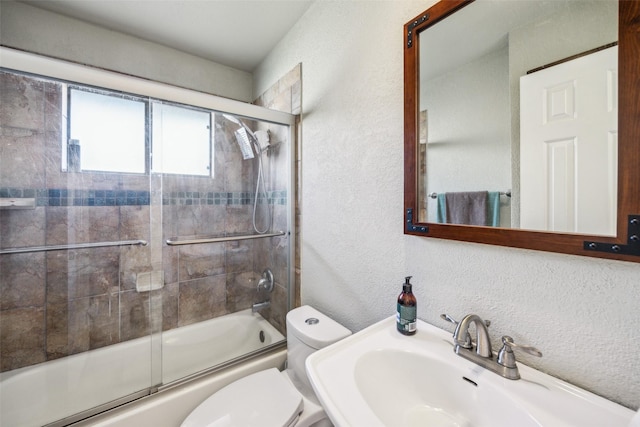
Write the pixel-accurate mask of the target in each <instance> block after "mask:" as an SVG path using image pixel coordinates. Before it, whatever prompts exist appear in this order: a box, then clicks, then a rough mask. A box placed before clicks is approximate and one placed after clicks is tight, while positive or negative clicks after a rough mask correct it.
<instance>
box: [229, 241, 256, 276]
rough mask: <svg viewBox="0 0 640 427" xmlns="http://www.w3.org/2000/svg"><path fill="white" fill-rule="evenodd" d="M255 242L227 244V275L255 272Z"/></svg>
mask: <svg viewBox="0 0 640 427" xmlns="http://www.w3.org/2000/svg"><path fill="white" fill-rule="evenodd" d="M255 245H256V241H255V240H239V241H235V242H227V243H225V254H226V264H225V270H226V272H227V273H239V272H243V271H253V264H254V261H253V257H254V255H253V254H254V249H253V248H254V247H255Z"/></svg>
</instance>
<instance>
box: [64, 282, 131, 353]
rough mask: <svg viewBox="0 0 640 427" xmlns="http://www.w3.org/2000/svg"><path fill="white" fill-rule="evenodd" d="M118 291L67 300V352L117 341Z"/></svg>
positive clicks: (76, 351)
mask: <svg viewBox="0 0 640 427" xmlns="http://www.w3.org/2000/svg"><path fill="white" fill-rule="evenodd" d="M119 311H120V310H119V298H118V294H117V293H116V294H107V295H99V296H95V297H89V298H80V299H75V300H71V301H69V309H68V331H69V334H68V337H69V354H75V353H80V352H83V351H87V350H93V349H96V348H100V347H104V346H107V345H111V344H115V343H117V342H119V330H118V329H119V328H118V326H119Z"/></svg>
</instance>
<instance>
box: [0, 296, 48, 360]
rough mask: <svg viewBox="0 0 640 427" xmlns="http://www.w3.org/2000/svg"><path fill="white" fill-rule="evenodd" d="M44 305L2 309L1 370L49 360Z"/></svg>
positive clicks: (0, 319)
mask: <svg viewBox="0 0 640 427" xmlns="http://www.w3.org/2000/svg"><path fill="white" fill-rule="evenodd" d="M44 334H45V326H44V307H30V308H19V309H16V310H3V311H0V371H2V372H4V371H9V370H12V369H17V368H22V367H24V366H29V365H34V364H36V363H41V362H44V361H45V360H46V355H45V352H44V341H45V335H44Z"/></svg>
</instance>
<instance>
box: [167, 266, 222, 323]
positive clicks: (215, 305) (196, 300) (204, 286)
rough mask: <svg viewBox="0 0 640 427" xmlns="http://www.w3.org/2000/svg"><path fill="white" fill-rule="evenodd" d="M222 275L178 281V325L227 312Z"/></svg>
mask: <svg viewBox="0 0 640 427" xmlns="http://www.w3.org/2000/svg"><path fill="white" fill-rule="evenodd" d="M225 282H226V278H225V276H224V275H220V276H215V277H206V278H203V279H195V280H191V281H188V282H181V283H180V294H179V302H178V326H185V325H189V324H191V323H195V322H201V321H203V320H208V319H212V318H214V317H218V316H221V315H224V314H227V311H226V308H225V299H226V298H225V296H226V295H225V294H226V292H225V288H226V286H225V285H226V283H225Z"/></svg>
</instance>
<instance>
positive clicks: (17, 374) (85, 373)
mask: <svg viewBox="0 0 640 427" xmlns="http://www.w3.org/2000/svg"><path fill="white" fill-rule="evenodd" d="M261 332H262V334H261ZM261 335H262V338H263V340H261ZM283 339H284V336H283V335H282V334H280V333H279V332H278V331H277V330H276V329H275V328H274V327H273V326H271V325H270V324H269V323H268V322H267V321H266V320H264V319H263V318H262V317H261V316H260V315H259V314H252V313H251V310H250V309H249V310H244V311H241V312H238V313H234V314H229V315H226V316H222V317H218V318H216V319H211V320H208V321H205V322H200V323H196V324H193V325H189V326H184V327H182V328H177V329H173V330H170V331H167V332H164V333H162V335H161V338H160V334H158V335H157V336H153V337H145V338H138V339H135V340H131V341H126V342H123V343H120V344H116V345H112V346H108V347H104V348H101V349H96V350H91V351H88V352H85V353H80V354H76V355H73V356H69V357H65V358H62V359H57V360H53V361H50V362H45V363H41V364H38V365H34V366H29V367H25V368H21V369H16V370H13V371H8V372H4V373H2V374H0V426H2V427H14V426H15V427H17V426H20V427H29V426H42V425H44V424H47V423H51V422H54V421H57V420H60V419H63V418H66V417H69V416H72V415H74V414H76V413H78V412H81V411H85V410H88V409H91V408H93V407H96V406H99V405H102V404H104V403H107V402H110V401H113V400H116V399H119V398H121V397H123V396H127V395H131V394H133V393H136V392H142V394H144V393H145V392H146V391H147V390H148V389H149V388H150V387H151V386H154V385H157V384H158V383H160V382H162V383H163V384H167V383H170V382H172V381H174V380H177V379H179V378H183V377H185V376H187V375H190V374H193V373H196V372H198V371H201V370H204V369H207V368H209V367H211V366H215V365H218V364H221V363H224V362H226V361H228V360H231V359H234V358H236V357H239V356H242V355H244V354H247V353H250V352H252V351H256V350H259V349H260V348H263V347H265V346H267V345H270V344H273V343H276V342H278V341H281V340H283ZM160 345H161V346H162V352H161V353H162V355H161V356H160V351H156V352H155V353H154V352H152V348H154V347H157V348H158V350H159V348H160ZM152 355H153V358H152ZM160 358H161V360H162V361H161V362H160ZM160 369H162V373H160ZM234 375H235V374H234ZM238 375H240V376H242V374H238ZM161 377H162V379H161ZM223 385H224V384H223ZM214 391H215V390H214ZM158 394H162V393H158ZM205 397H206V396H205ZM196 404H197V403H196ZM194 406H195V405H194ZM187 413H188V412H187Z"/></svg>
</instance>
